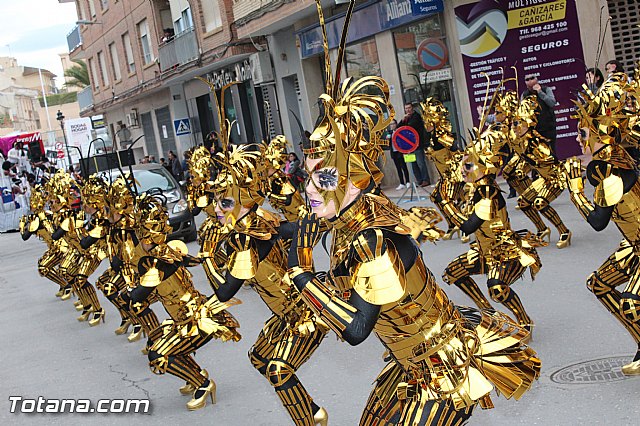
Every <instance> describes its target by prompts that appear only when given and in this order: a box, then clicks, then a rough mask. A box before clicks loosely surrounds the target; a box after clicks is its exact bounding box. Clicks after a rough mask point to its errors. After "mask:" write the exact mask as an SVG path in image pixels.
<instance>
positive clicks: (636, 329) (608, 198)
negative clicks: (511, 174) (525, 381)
mask: <svg viewBox="0 0 640 426" xmlns="http://www.w3.org/2000/svg"><path fill="white" fill-rule="evenodd" d="M584 89H585V93H584V94H583V96H582V99H581V100H580V101H579V102H577V105H578V108H577V115H576V118H577V119H578V128H579V135H578V140H579V141H580V142H581V144H582V145H583V147H584V150H585V151H586V150H589V151H591V153H592V154H593V158H592V160H591V162H589V164H588V166H587V180H588V181H589V183H590V184H591V185H593V186H594V188H595V192H594V196H593V202H591V201H590V200H589V199H588V198H587V197H586V195H585V193H584V183H583V180H582V167H581V164H580V160H579V159H577V158H573V159H571V160H569V161H567V162H566V163H565V168H566V176H567V183H568V186H569V191H570V194H571V201H573V203H574V204H575V206H576V207H577V208H578V211H579V212H580V214H581V215H582V216H583V217H584V218H585V219H586V221H587V222H588V223H589V224H590V225H591V227H592V228H593V229H595V230H596V231H602V230H603V229H605V228H606V227H607V225H608V224H609V222H610V221H613V223H614V224H615V225H616V226H617V228H618V229H619V230H620V233H622V236H623V240H622V242H621V243H620V247H619V248H618V250H616V251H615V252H614V253H613V254H612V255H611V256H609V258H608V259H607V260H606V261H605V262H604V263H603V264H602V266H600V267H599V268H598V270H597V271H595V272H594V273H593V274H591V276H590V277H589V279H588V280H587V287H588V288H589V290H590V291H591V292H592V293H593V294H594V295H595V296H596V298H597V299H598V300H599V301H600V302H601V303H602V304H603V305H604V306H605V308H606V309H607V310H608V311H609V312H611V314H612V315H613V316H614V317H615V318H616V319H617V320H618V321H619V322H620V323H621V324H622V325H623V326H624V328H625V329H626V330H627V331H628V332H629V334H631V337H632V338H633V340H634V341H635V342H636V344H637V345H638V350H637V352H636V355H635V357H634V358H633V360H632V362H631V363H629V364H627V365H625V366H623V367H622V372H623V373H624V374H626V375H630V376H631V375H640V214H639V212H640V181H639V179H638V175H637V172H636V169H635V163H634V161H633V159H632V158H631V156H630V155H629V154H628V153H627V151H626V150H625V148H624V146H625V145H627V144H629V145H637V144H638V141H639V140H640V132H639V130H640V129H639V128H638V126H637V123H638V120H639V118H640V117H639V116H638V111H639V110H640V80H639V79H638V77H637V75H636V78H635V79H634V80H633V83H631V84H630V83H629V82H628V78H627V76H626V75H624V74H615V75H613V76H611V77H609V79H608V80H607V81H605V82H604V84H603V85H602V86H601V87H600V89H598V91H597V92H596V93H593V92H592V91H591V90H589V89H588V88H587V87H586V86H585V87H584ZM620 286H624V288H623V289H622V291H620V290H618V289H617V287H620Z"/></svg>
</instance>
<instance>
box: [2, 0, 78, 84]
mask: <svg viewBox="0 0 640 426" xmlns="http://www.w3.org/2000/svg"><path fill="white" fill-rule="evenodd" d="M0 10H2V13H0V28H2V30H1V31H0V56H13V57H14V58H16V59H17V60H18V64H19V65H24V66H30V67H39V68H44V69H48V70H49V71H51V72H52V73H54V74H56V75H57V76H58V77H57V78H56V83H57V84H58V86H59V87H60V86H61V85H62V83H64V78H63V74H62V64H61V63H60V57H59V56H58V54H59V53H64V52H68V51H69V48H68V47H67V34H68V33H69V32H70V31H71V30H72V29H73V28H74V27H75V22H76V21H77V19H78V18H77V16H76V6H75V2H70V3H58V0H0Z"/></svg>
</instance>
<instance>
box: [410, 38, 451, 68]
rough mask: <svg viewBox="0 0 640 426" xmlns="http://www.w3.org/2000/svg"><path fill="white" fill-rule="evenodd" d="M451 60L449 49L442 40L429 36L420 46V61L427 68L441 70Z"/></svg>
mask: <svg viewBox="0 0 640 426" xmlns="http://www.w3.org/2000/svg"><path fill="white" fill-rule="evenodd" d="M448 60H449V50H448V49H447V46H446V45H445V44H444V43H443V42H442V40H440V39H437V38H428V39H426V40H424V41H423V42H422V43H420V45H419V46H418V61H419V62H420V65H422V67H423V68H424V69H426V70H429V71H431V70H439V69H440V68H442V67H444V66H445V65H446V64H447V62H448Z"/></svg>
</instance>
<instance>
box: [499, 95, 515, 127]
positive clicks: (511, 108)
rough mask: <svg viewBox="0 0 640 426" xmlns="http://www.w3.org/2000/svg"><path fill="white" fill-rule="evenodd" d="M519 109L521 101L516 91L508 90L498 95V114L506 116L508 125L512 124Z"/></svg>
mask: <svg viewBox="0 0 640 426" xmlns="http://www.w3.org/2000/svg"><path fill="white" fill-rule="evenodd" d="M519 107H520V100H519V98H518V93H517V92H516V91H514V90H507V91H505V92H502V93H498V94H497V96H496V104H495V110H496V114H504V115H505V117H506V120H507V122H508V123H511V122H512V120H513V118H514V117H515V116H516V113H517V111H518V108H519Z"/></svg>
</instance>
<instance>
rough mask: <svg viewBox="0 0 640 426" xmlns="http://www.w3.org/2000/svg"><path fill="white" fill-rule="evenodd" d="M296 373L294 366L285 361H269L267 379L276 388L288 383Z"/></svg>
mask: <svg viewBox="0 0 640 426" xmlns="http://www.w3.org/2000/svg"><path fill="white" fill-rule="evenodd" d="M295 373H296V372H295V371H294V370H293V368H292V367H291V366H290V365H289V364H288V363H286V362H283V361H269V364H267V379H269V381H270V382H271V385H272V386H273V387H274V388H277V387H280V386H282V385H284V384H285V383H287V382H288V381H289V379H291V377H293V375H294V374H295Z"/></svg>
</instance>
